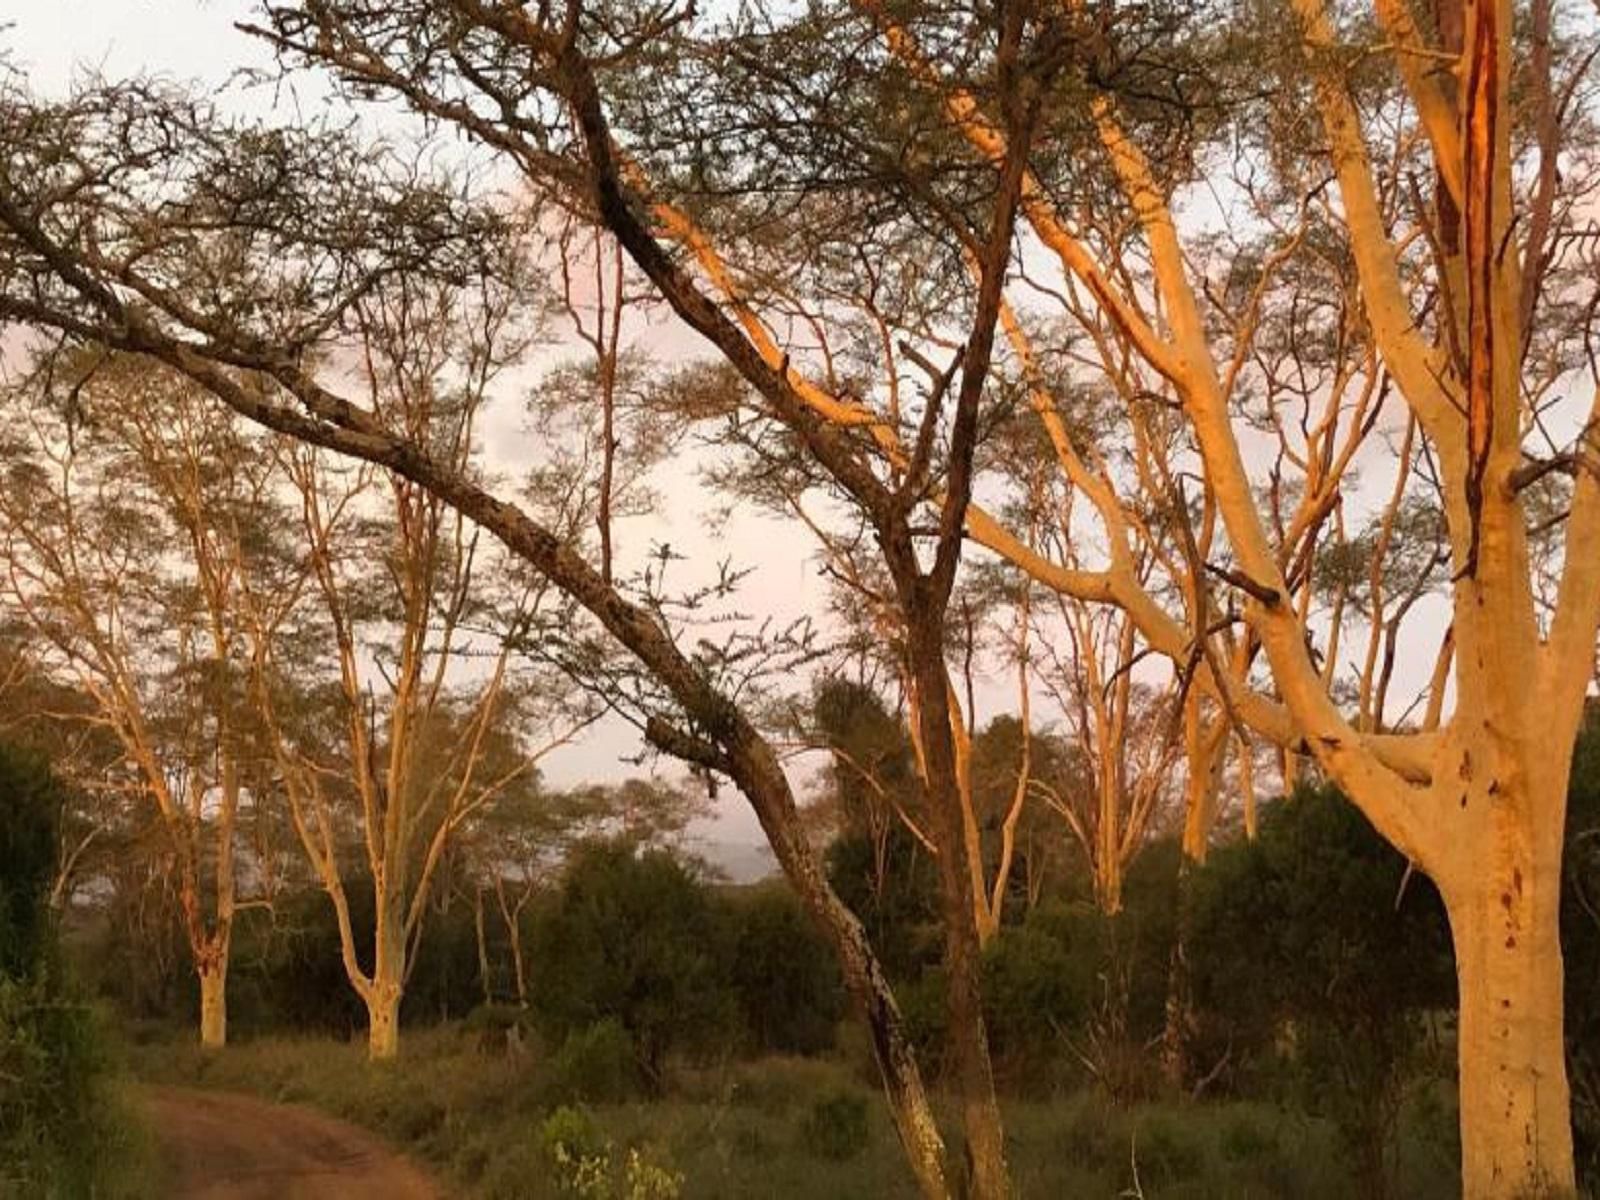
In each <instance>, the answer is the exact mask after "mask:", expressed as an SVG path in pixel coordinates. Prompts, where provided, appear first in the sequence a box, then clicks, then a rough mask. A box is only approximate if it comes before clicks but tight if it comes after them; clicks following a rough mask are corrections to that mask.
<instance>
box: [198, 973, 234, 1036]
mask: <svg viewBox="0 0 1600 1200" xmlns="http://www.w3.org/2000/svg"><path fill="white" fill-rule="evenodd" d="M196 974H197V975H198V976H199V978H200V1044H201V1045H202V1046H204V1047H205V1048H206V1049H207V1050H220V1049H222V1047H223V1046H225V1045H227V1044H228V964H227V960H226V959H224V960H222V961H221V962H219V963H217V964H215V965H212V966H209V967H208V966H202V967H200V968H198V969H197V971H196Z"/></svg>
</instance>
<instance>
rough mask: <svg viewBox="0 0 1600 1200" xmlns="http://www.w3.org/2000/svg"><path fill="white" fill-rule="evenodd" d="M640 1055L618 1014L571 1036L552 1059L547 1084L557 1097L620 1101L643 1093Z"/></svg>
mask: <svg viewBox="0 0 1600 1200" xmlns="http://www.w3.org/2000/svg"><path fill="white" fill-rule="evenodd" d="M640 1083H641V1080H640V1077H639V1058H638V1054H637V1052H636V1051H635V1049H634V1044H633V1039H632V1038H631V1037H630V1036H629V1035H628V1031H627V1030H626V1029H624V1028H623V1027H622V1022H621V1021H619V1020H617V1019H616V1018H615V1017H607V1018H606V1019H605V1020H603V1021H597V1022H595V1024H593V1025H589V1026H586V1027H585V1028H583V1029H574V1030H573V1031H572V1032H571V1033H569V1034H568V1035H567V1040H566V1041H564V1042H563V1043H562V1044H561V1049H560V1050H558V1051H557V1052H556V1053H555V1055H554V1056H553V1057H552V1058H551V1060H550V1078H549V1083H548V1084H547V1085H546V1086H547V1088H548V1094H549V1095H550V1096H551V1097H552V1098H553V1099H558V1100H563V1101H571V1100H590V1101H617V1100H625V1099H628V1098H629V1097H631V1096H636V1095H638V1094H639V1087H640Z"/></svg>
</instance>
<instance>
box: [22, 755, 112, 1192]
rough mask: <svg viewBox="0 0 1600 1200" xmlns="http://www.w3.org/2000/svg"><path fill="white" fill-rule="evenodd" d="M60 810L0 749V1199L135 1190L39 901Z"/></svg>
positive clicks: (28, 758)
mask: <svg viewBox="0 0 1600 1200" xmlns="http://www.w3.org/2000/svg"><path fill="white" fill-rule="evenodd" d="M61 803H62V791H61V789H60V785H59V784H58V783H57V782H56V780H55V779H54V777H53V776H52V775H51V774H50V770H49V768H48V766H47V765H46V764H45V762H44V760H43V759H40V758H38V757H36V756H34V755H32V754H26V753H21V752H18V751H16V750H14V749H13V748H11V747H8V746H0V1081H3V1082H0V1195H19V1196H37V1197H43V1198H47V1200H54V1198H55V1197H79V1196H90V1195H110V1194H112V1192H113V1191H114V1190H115V1191H117V1194H121V1192H120V1190H118V1189H122V1188H126V1187H131V1186H137V1185H136V1184H131V1183H130V1182H129V1181H128V1179H127V1178H126V1176H127V1175H128V1174H129V1172H128V1171H127V1170H126V1167H127V1164H126V1162H125V1161H123V1160H125V1159H126V1158H127V1157H128V1156H129V1155H130V1154H131V1153H132V1152H133V1151H134V1150H136V1149H137V1148H138V1147H137V1146H136V1145H135V1144H134V1141H133V1139H132V1137H131V1132H130V1129H129V1128H128V1127H127V1126H126V1125H125V1123H124V1122H123V1118H122V1113H121V1106H120V1105H119V1104H118V1103H117V1100H116V1098H115V1097H114V1096H113V1095H112V1094H111V1093H110V1090H109V1088H108V1087H107V1082H106V1076H107V1063H106V1059H105V1055H104V1052H103V1048H102V1045H101V1041H100V1036H99V1030H98V1027H97V1023H96V1021H95V1019H94V1015H93V1013H92V1012H91V1011H90V1010H89V1008H88V1007H87V1006H86V1005H84V1004H82V1003H79V1002H78V1001H77V1000H76V999H75V997H74V996H73V995H72V993H71V991H70V990H69V989H68V988H66V987H65V986H64V984H63V981H62V979H61V977H60V972H59V969H58V957H59V956H58V955H57V953H56V950H55V929H54V924H53V922H52V921H51V919H50V915H49V905H48V902H47V899H46V897H47V896H48V893H49V888H50V885H51V881H52V878H53V876H54V873H55V828H56V822H57V820H58V818H59V814H60V811H61ZM134 1174H137V1172H135V1173H134ZM119 1176H121V1177H123V1178H120V1179H119Z"/></svg>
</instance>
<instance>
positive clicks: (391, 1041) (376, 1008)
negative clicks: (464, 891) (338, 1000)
mask: <svg viewBox="0 0 1600 1200" xmlns="http://www.w3.org/2000/svg"><path fill="white" fill-rule="evenodd" d="M405 931H406V925H405V917H404V915H403V914H402V912H401V910H400V906H399V905H398V904H397V903H395V902H393V900H392V898H391V896H390V895H389V894H387V893H385V892H382V891H380V892H379V895H378V922H377V929H376V933H377V938H376V944H375V946H374V949H373V957H372V985H371V987H369V988H368V989H367V990H366V993H365V995H364V996H363V997H362V998H363V999H364V1000H365V1001H366V1002H367V1057H368V1058H369V1059H371V1060H372V1061H373V1062H384V1061H388V1060H390V1059H393V1058H394V1057H395V1056H396V1055H398V1054H399V1053H400V997H401V995H402V993H404V991H405V978H406V932H405Z"/></svg>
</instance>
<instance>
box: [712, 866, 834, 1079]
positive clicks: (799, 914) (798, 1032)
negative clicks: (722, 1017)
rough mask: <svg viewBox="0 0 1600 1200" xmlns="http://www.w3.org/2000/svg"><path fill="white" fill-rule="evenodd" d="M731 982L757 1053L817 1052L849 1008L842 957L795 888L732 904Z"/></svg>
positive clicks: (772, 888)
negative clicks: (809, 914)
mask: <svg viewBox="0 0 1600 1200" xmlns="http://www.w3.org/2000/svg"><path fill="white" fill-rule="evenodd" d="M732 913H733V923H734V940H733V945H734V952H733V960H732V984H733V988H734V991H735V993H736V995H737V996H738V1003H739V1008H740V1011H741V1012H742V1014H743V1016H744V1021H745V1026H746V1028H747V1029H748V1030H749V1031H750V1037H751V1041H752V1042H753V1043H754V1046H755V1048H756V1049H758V1050H763V1051H775V1052H778V1053H781V1054H817V1053H819V1052H821V1051H823V1050H827V1049H829V1048H831V1047H832V1046H833V1042H834V1030H835V1028H836V1027H837V1025H838V1023H839V1019H840V1018H841V1017H842V1016H843V1015H844V1011H845V995H844V988H843V985H842V984H841V982H840V979H839V968H838V963H837V960H836V959H835V958H834V956H833V953H832V951H831V950H830V949H829V947H828V945H827V943H825V942H824V941H823V940H822V938H821V936H820V935H819V934H818V933H817V931H816V930H815V928H813V926H812V924H811V921H810V920H809V919H808V918H807V916H806V914H805V911H804V910H803V909H802V908H801V907H800V902H799V900H798V899H797V898H796V897H795V895H794V893H793V892H792V891H790V890H789V889H788V888H787V887H785V886H783V885H782V884H764V885H762V886H760V887H758V888H755V889H752V890H751V891H750V892H749V893H748V894H746V895H744V896H741V897H739V898H738V899H737V900H735V901H734V903H733V906H732Z"/></svg>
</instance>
